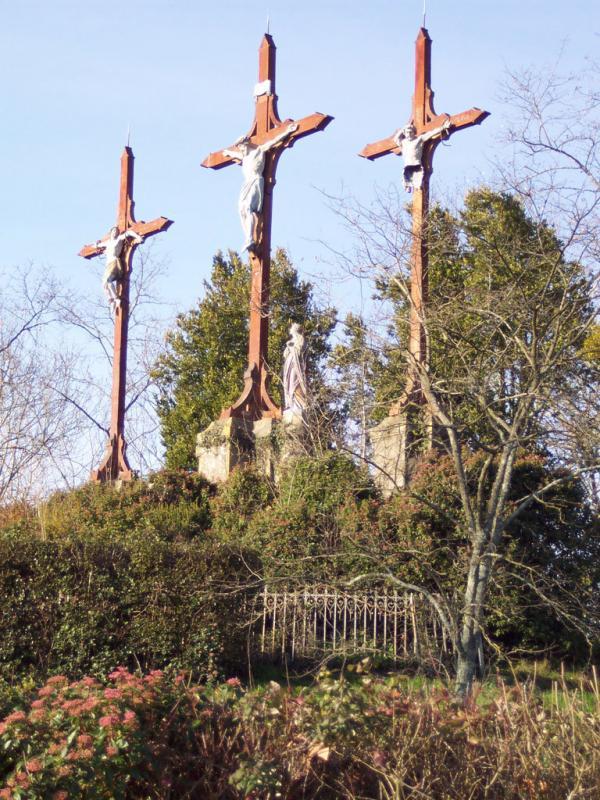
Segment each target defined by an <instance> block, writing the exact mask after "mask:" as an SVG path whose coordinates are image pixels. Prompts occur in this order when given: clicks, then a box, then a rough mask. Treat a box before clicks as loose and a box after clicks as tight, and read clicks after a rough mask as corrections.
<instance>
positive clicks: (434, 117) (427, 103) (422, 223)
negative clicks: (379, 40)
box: [359, 28, 489, 416]
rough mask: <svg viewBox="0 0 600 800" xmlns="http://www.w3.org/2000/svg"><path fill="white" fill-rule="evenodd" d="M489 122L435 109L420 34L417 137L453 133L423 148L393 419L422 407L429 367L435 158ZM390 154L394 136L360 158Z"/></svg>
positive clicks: (478, 115)
mask: <svg viewBox="0 0 600 800" xmlns="http://www.w3.org/2000/svg"><path fill="white" fill-rule="evenodd" d="M487 116H489V113H488V112H487V111H482V110H481V109H479V108H470V109H469V110H468V111H463V112H462V113H461V114H455V115H454V116H450V115H448V114H436V113H435V111H434V109H433V90H432V88H431V39H430V37H429V34H428V32H427V30H426V29H425V28H421V29H420V30H419V34H418V36H417V41H416V47H415V93H414V95H413V101H412V116H411V122H412V123H413V125H414V127H415V131H416V135H417V136H419V135H422V134H424V133H427V132H429V131H432V130H434V129H436V128H440V127H441V126H442V125H443V124H444V123H446V126H447V129H446V130H444V131H441V132H439V133H437V134H436V135H434V136H433V138H431V139H429V140H428V141H426V142H424V145H423V157H422V162H421V163H422V168H423V179H422V184H421V187H420V188H417V189H415V190H414V193H413V201H412V252H411V282H410V291H411V302H410V333H409V343H408V352H409V357H410V367H409V374H408V381H407V386H406V388H405V391H404V394H403V396H402V397H401V398H400V400H399V401H398V402H397V403H395V404H394V405H393V406H392V408H391V409H390V412H389V413H390V416H395V415H397V414H399V413H400V412H401V411H402V410H403V408H404V407H405V406H406V404H407V402H409V401H412V402H416V403H422V402H423V398H422V393H421V388H420V379H419V366H422V367H423V366H426V365H427V363H428V357H429V356H428V348H427V337H426V330H425V324H424V314H425V305H426V303H427V296H428V288H429V279H428V249H427V228H426V223H427V215H428V212H429V179H430V177H431V173H432V172H433V154H434V152H435V149H436V147H437V146H438V144H439V143H440V142H441V141H442V139H443V138H447V137H448V136H450V135H451V134H452V133H454V132H455V131H458V130H462V129H463V128H470V127H471V126H472V125H479V124H480V123H481V122H483V120H484V119H485V118H486V117H487ZM388 153H395V154H396V155H400V154H401V147H400V146H398V144H397V142H396V141H395V138H394V136H393V135H392V136H389V137H388V138H387V139H381V140H380V141H378V142H374V143H373V144H368V145H366V147H364V148H363V150H361V152H360V153H359V155H361V156H363V157H364V158H368V159H369V160H371V161H373V160H374V159H376V158H380V157H381V156H385V155H387V154H388Z"/></svg>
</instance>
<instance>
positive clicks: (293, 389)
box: [283, 322, 308, 419]
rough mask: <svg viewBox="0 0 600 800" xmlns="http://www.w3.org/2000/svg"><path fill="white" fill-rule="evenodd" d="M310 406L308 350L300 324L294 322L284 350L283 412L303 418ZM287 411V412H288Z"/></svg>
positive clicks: (285, 414) (286, 414)
mask: <svg viewBox="0 0 600 800" xmlns="http://www.w3.org/2000/svg"><path fill="white" fill-rule="evenodd" d="M307 406H308V386H307V382H306V352H305V345H304V336H303V335H302V331H301V329H300V325H298V323H297V322H294V323H293V324H292V326H291V328H290V338H289V339H288V341H287V342H286V345H285V350H284V352H283V412H284V419H285V417H286V416H288V415H289V416H292V417H293V416H296V417H300V418H302V417H303V416H304V412H305V411H306V408H307ZM286 412H287V413H286Z"/></svg>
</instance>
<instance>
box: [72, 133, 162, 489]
mask: <svg viewBox="0 0 600 800" xmlns="http://www.w3.org/2000/svg"><path fill="white" fill-rule="evenodd" d="M133 161H134V158H133V152H132V150H131V148H130V147H126V148H125V149H124V150H123V155H122V156H121V187H120V194H119V209H118V212H117V223H116V226H115V227H116V228H117V232H118V233H119V234H122V233H125V232H126V231H133V232H135V233H136V234H137V235H138V236H139V237H141V238H142V239H146V238H147V237H148V236H154V235H155V234H157V233H160V232H161V231H165V230H166V229H167V228H168V227H169V226H170V225H172V224H173V223H172V220H170V219H167V218H166V217H158V219H154V220H152V222H136V221H135V217H134V213H133V210H134V201H133ZM109 237H110V233H108V234H107V235H106V236H105V237H104V239H102V240H101V241H100V242H97V243H96V244H88V245H86V246H85V247H83V248H82V249H81V250H80V252H79V255H80V256H83V258H94V257H95V256H98V255H100V254H101V253H102V252H103V249H104V248H103V247H102V244H103V243H104V242H106V241H107V239H108V238H109ZM136 247H137V243H136V242H135V241H132V240H131V239H127V240H126V241H125V244H124V249H123V252H122V254H121V257H120V262H121V266H122V274H121V276H120V278H119V281H118V288H117V294H118V300H119V302H118V303H117V304H115V335H114V355H113V376H112V395H111V397H112V399H111V418H110V431H109V440H108V442H107V445H106V452H105V454H104V457H103V459H102V462H101V464H100V466H99V467H98V469H97V470H94V471H93V472H92V475H91V479H92V481H96V482H100V483H104V482H106V481H115V480H121V481H129V480H131V479H132V478H133V472H132V470H131V467H130V466H129V463H128V461H127V455H126V450H127V444H126V442H125V389H126V378H127V332H128V328H129V282H130V276H131V265H132V261H133V254H134V252H135V249H136Z"/></svg>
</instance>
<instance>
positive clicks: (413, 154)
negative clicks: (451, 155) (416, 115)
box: [394, 119, 452, 192]
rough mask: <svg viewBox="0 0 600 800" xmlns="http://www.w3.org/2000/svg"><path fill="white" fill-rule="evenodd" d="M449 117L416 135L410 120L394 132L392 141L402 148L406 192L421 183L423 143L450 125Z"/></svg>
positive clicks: (418, 186) (416, 187) (419, 185)
mask: <svg viewBox="0 0 600 800" xmlns="http://www.w3.org/2000/svg"><path fill="white" fill-rule="evenodd" d="M451 125H452V123H451V122H450V120H449V119H446V120H445V121H444V124H443V125H440V127H439V128H433V129H432V130H430V131H427V132H426V133H422V134H421V135H420V136H417V135H416V133H417V130H416V128H415V126H414V124H413V123H412V122H409V123H408V125H405V126H404V128H400V129H399V130H398V131H396V133H395V134H394V142H395V143H396V144H397V145H398V147H400V148H401V149H402V158H403V160H404V188H405V189H406V191H407V192H412V191H413V189H420V188H421V186H422V185H423V145H424V144H425V142H428V141H429V140H430V139H433V138H434V137H436V136H439V134H440V133H444V132H445V131H447V130H448V129H449V128H450V127H451Z"/></svg>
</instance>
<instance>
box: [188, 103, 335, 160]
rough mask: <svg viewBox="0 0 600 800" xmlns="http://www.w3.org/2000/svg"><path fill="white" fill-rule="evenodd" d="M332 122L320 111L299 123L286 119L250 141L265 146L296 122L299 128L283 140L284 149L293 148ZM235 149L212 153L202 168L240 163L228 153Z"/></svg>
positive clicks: (328, 116)
mask: <svg viewBox="0 0 600 800" xmlns="http://www.w3.org/2000/svg"><path fill="white" fill-rule="evenodd" d="M332 120H333V117H331V116H330V115H329V114H320V113H319V112H318V111H317V112H315V113H314V114H310V115H309V116H308V117H303V118H302V119H299V120H297V121H295V120H293V119H285V120H284V121H283V122H282V123H281V124H280V125H277V127H275V128H271V130H269V132H268V133H267V134H265V135H263V136H252V137H251V138H250V141H251V142H252V144H256V145H260V144H264V143H265V142H268V141H269V140H270V139H273V138H274V137H275V136H277V135H278V133H280V132H281V131H282V130H283V129H284V128H287V127H288V126H289V125H290V124H291V123H293V122H294V123H295V124H296V125H297V126H298V127H297V128H296V130H295V131H293V132H292V133H290V134H289V135H288V136H287V137H286V138H285V139H284V140H283V147H291V146H292V145H293V144H294V142H295V141H296V139H301V138H302V137H303V136H309V135H310V134H311V133H316V132H317V131H323V130H325V128H326V127H327V126H328V125H329V123H330V122H331V121H332ZM234 148H235V145H232V146H231V147H226V148H225V150H217V151H216V152H215V153H210V155H208V156H207V157H206V158H205V159H204V161H203V162H202V166H203V167H207V168H209V169H222V168H223V167H227V166H229V164H235V163H238V162H236V161H235V159H233V158H232V157H231V156H230V155H229V154H228V151H229V150H233V149H234Z"/></svg>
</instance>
